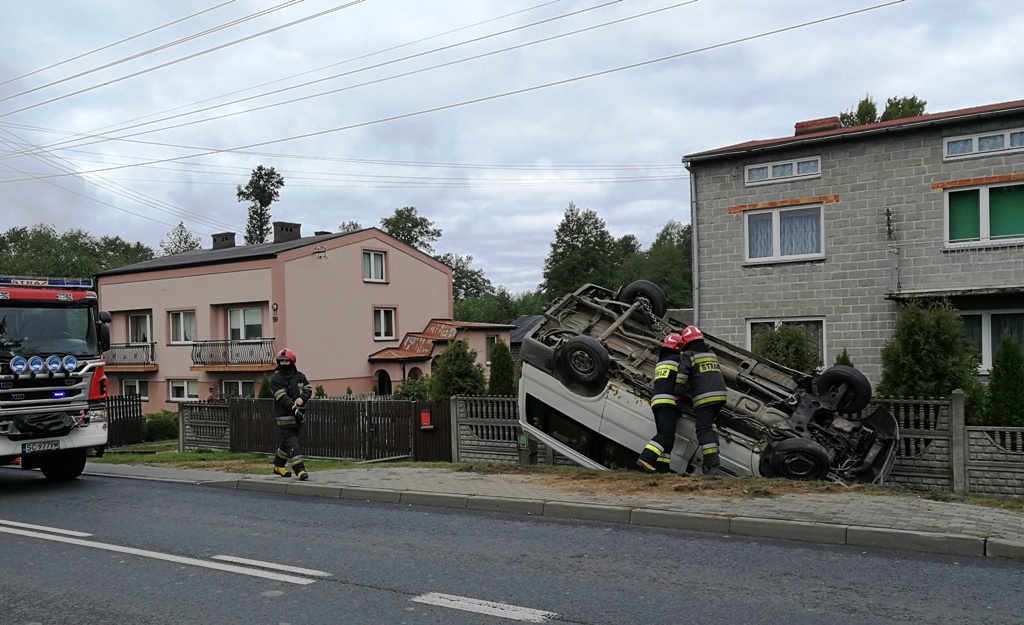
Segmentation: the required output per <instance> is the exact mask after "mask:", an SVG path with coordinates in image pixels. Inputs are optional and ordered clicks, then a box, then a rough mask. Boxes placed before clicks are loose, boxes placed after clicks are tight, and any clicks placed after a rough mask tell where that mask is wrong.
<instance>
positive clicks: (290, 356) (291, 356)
mask: <svg viewBox="0 0 1024 625" xmlns="http://www.w3.org/2000/svg"><path fill="white" fill-rule="evenodd" d="M282 360H290V361H292V364H293V365H294V364H295V352H293V351H292V350H290V349H288V348H287V347H285V348H284V349H282V350H281V351H279V352H277V357H276V358H274V362H276V363H277V364H281V361H282Z"/></svg>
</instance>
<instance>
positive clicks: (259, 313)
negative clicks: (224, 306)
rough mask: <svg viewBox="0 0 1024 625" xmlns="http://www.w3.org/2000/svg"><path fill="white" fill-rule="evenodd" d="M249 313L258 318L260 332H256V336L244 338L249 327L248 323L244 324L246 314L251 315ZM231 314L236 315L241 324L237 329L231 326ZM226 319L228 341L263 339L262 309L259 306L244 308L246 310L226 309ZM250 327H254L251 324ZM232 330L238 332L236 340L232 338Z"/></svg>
mask: <svg viewBox="0 0 1024 625" xmlns="http://www.w3.org/2000/svg"><path fill="white" fill-rule="evenodd" d="M251 312H255V313H256V315H257V316H258V317H259V327H260V330H259V332H258V336H246V335H245V333H246V330H247V329H248V327H249V325H250V324H249V323H247V322H246V313H251ZM233 313H237V315H238V320H239V321H240V322H241V325H240V326H239V327H237V328H236V327H234V326H233V325H232V324H233V322H232V319H231V317H232V314H233ZM227 319H228V340H231V341H255V340H257V339H262V338H263V308H262V307H260V306H249V307H246V308H229V309H228V313H227ZM252 325H255V324H252ZM234 330H238V338H235V337H234V336H232V331H234Z"/></svg>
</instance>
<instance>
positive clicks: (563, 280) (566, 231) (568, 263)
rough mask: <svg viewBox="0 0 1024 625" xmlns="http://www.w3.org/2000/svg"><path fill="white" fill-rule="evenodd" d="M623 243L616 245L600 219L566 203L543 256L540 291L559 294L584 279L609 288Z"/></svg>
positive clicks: (551, 295)
mask: <svg viewBox="0 0 1024 625" xmlns="http://www.w3.org/2000/svg"><path fill="white" fill-rule="evenodd" d="M622 249H623V246H622V245H619V246H616V242H615V239H614V238H612V235H611V234H610V233H609V232H608V228H607V227H606V226H605V222H604V220H603V219H601V218H600V217H598V216H597V213H595V212H594V211H592V210H590V209H587V210H585V211H580V209H578V208H577V207H576V204H574V203H572V202H570V203H569V206H568V208H566V209H565V216H564V217H563V218H562V222H561V223H560V224H558V228H557V229H556V230H555V240H554V242H552V243H551V251H550V252H549V253H548V256H547V258H546V259H544V285H543V289H544V291H545V292H546V293H547V294H548V295H549V296H550V297H561V296H562V295H565V294H567V293H571V292H573V291H575V290H576V289H578V288H579V287H581V286H583V285H584V284H587V283H588V282H591V283H594V284H599V285H601V286H605V287H608V288H611V287H612V286H613V285H612V284H611V283H612V282H615V276H616V273H617V271H616V270H617V268H618V266H619V264H620V263H621V262H622V261H623V259H622V258H621V257H619V256H618V254H620V253H621V252H622Z"/></svg>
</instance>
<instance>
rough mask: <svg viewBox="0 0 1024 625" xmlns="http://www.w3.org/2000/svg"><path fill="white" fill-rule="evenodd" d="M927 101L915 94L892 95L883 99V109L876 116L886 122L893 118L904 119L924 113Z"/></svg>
mask: <svg viewBox="0 0 1024 625" xmlns="http://www.w3.org/2000/svg"><path fill="white" fill-rule="evenodd" d="M927 105H928V103H927V102H926V101H924V100H922V99H920V98H918V97H917V96H916V95H912V96H910V97H902V98H900V97H892V98H889V99H888V100H886V101H885V110H884V111H882V116H881V117H879V118H878V121H880V122H887V121H889V120H893V119H905V118H907V117H917V116H918V115H924V107H925V106H927Z"/></svg>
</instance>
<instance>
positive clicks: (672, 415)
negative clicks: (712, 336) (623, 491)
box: [637, 326, 728, 477]
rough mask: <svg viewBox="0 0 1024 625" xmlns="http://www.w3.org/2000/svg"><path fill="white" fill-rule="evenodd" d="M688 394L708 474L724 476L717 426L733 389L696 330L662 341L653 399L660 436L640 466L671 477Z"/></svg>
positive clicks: (673, 334)
mask: <svg viewBox="0 0 1024 625" xmlns="http://www.w3.org/2000/svg"><path fill="white" fill-rule="evenodd" d="M685 393H689V395H690V398H691V402H692V406H693V417H694V421H695V422H696V430H697V442H698V443H699V444H700V448H701V452H702V455H703V463H702V466H703V471H704V475H708V476H712V477H721V476H724V475H726V473H725V472H723V471H722V468H721V464H722V462H721V459H720V457H719V452H718V431H717V428H716V427H715V421H716V420H717V419H718V413H719V412H721V411H722V407H723V406H724V405H725V401H726V399H727V398H728V387H726V385H725V376H723V375H722V369H721V367H720V366H719V363H718V357H717V356H715V354H714V352H712V351H711V349H710V348H709V347H708V346H707V343H705V342H704V334H703V333H701V331H700V330H698V329H697V328H696V327H695V326H687V327H686V329H685V330H683V333H682V334H678V333H672V334H669V335H668V336H666V337H665V340H664V341H663V342H662V347H661V352H660V353H659V357H658V364H657V365H656V366H655V369H654V385H653V388H652V396H651V410H652V411H653V412H654V424H655V427H656V428H657V433H656V434H655V435H654V438H653V439H651V442H649V443H647V446H646V447H644V450H643V451H642V452H641V453H640V458H639V459H638V460H637V466H639V467H640V469H641V470H642V471H646V472H648V473H667V472H668V470H669V461H670V455H671V453H672V446H673V444H674V443H675V434H676V421H677V420H678V418H679V416H680V415H681V414H682V413H681V411H680V408H679V400H680V398H681V397H682V396H683V395H684V394H685Z"/></svg>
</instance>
